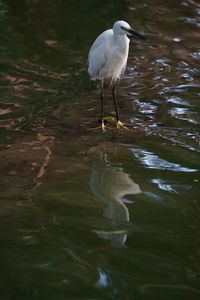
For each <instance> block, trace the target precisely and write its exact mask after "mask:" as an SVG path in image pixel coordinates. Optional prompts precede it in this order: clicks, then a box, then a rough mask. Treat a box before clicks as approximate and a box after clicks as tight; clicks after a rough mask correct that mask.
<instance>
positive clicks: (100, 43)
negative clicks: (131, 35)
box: [88, 29, 113, 78]
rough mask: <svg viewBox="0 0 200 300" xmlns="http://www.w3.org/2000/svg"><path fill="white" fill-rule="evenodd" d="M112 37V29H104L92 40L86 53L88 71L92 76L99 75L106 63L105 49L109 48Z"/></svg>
mask: <svg viewBox="0 0 200 300" xmlns="http://www.w3.org/2000/svg"><path fill="white" fill-rule="evenodd" d="M112 38H113V32H112V29H109V30H106V31H104V32H103V33H102V34H100V35H99V36H98V37H97V39H96V40H95V41H94V43H93V45H92V47H91V49H90V51H89V55H88V62H89V68H88V72H89V74H90V76H92V77H96V78H98V77H101V70H102V69H103V67H104V66H105V64H106V60H107V55H106V53H107V51H106V50H107V49H109V47H110V44H111V40H112Z"/></svg>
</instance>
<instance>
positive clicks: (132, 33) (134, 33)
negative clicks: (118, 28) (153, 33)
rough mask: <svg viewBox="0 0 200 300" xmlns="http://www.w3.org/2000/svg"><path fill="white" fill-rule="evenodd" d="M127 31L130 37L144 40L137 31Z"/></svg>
mask: <svg viewBox="0 0 200 300" xmlns="http://www.w3.org/2000/svg"><path fill="white" fill-rule="evenodd" d="M127 31H128V33H129V34H130V35H133V36H136V37H139V38H140V39H143V40H146V38H145V36H144V35H142V34H140V33H138V32H137V31H135V30H133V29H128V30H127Z"/></svg>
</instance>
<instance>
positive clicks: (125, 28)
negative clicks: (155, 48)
mask: <svg viewBox="0 0 200 300" xmlns="http://www.w3.org/2000/svg"><path fill="white" fill-rule="evenodd" d="M113 31H114V33H116V34H122V35H123V34H126V35H127V36H128V37H129V36H136V37H139V38H141V39H143V40H146V38H145V37H144V36H143V35H142V34H140V33H139V32H137V31H135V30H133V29H132V28H131V27H130V25H129V24H128V23H127V22H125V21H117V22H115V24H114V26H113Z"/></svg>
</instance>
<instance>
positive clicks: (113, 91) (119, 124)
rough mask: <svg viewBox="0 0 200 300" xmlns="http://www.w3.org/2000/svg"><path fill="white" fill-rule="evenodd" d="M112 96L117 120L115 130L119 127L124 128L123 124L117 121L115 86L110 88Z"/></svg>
mask: <svg viewBox="0 0 200 300" xmlns="http://www.w3.org/2000/svg"><path fill="white" fill-rule="evenodd" d="M112 96H113V100H114V104H115V112H116V119H117V129H118V128H119V127H124V124H123V123H122V122H121V121H120V120H119V113H118V107H117V99H116V86H115V85H114V86H113V88H112Z"/></svg>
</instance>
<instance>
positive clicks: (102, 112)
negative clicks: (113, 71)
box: [100, 78, 105, 131]
mask: <svg viewBox="0 0 200 300" xmlns="http://www.w3.org/2000/svg"><path fill="white" fill-rule="evenodd" d="M100 100H101V127H102V130H103V131H105V124H104V88H103V78H102V79H101V95H100Z"/></svg>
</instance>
